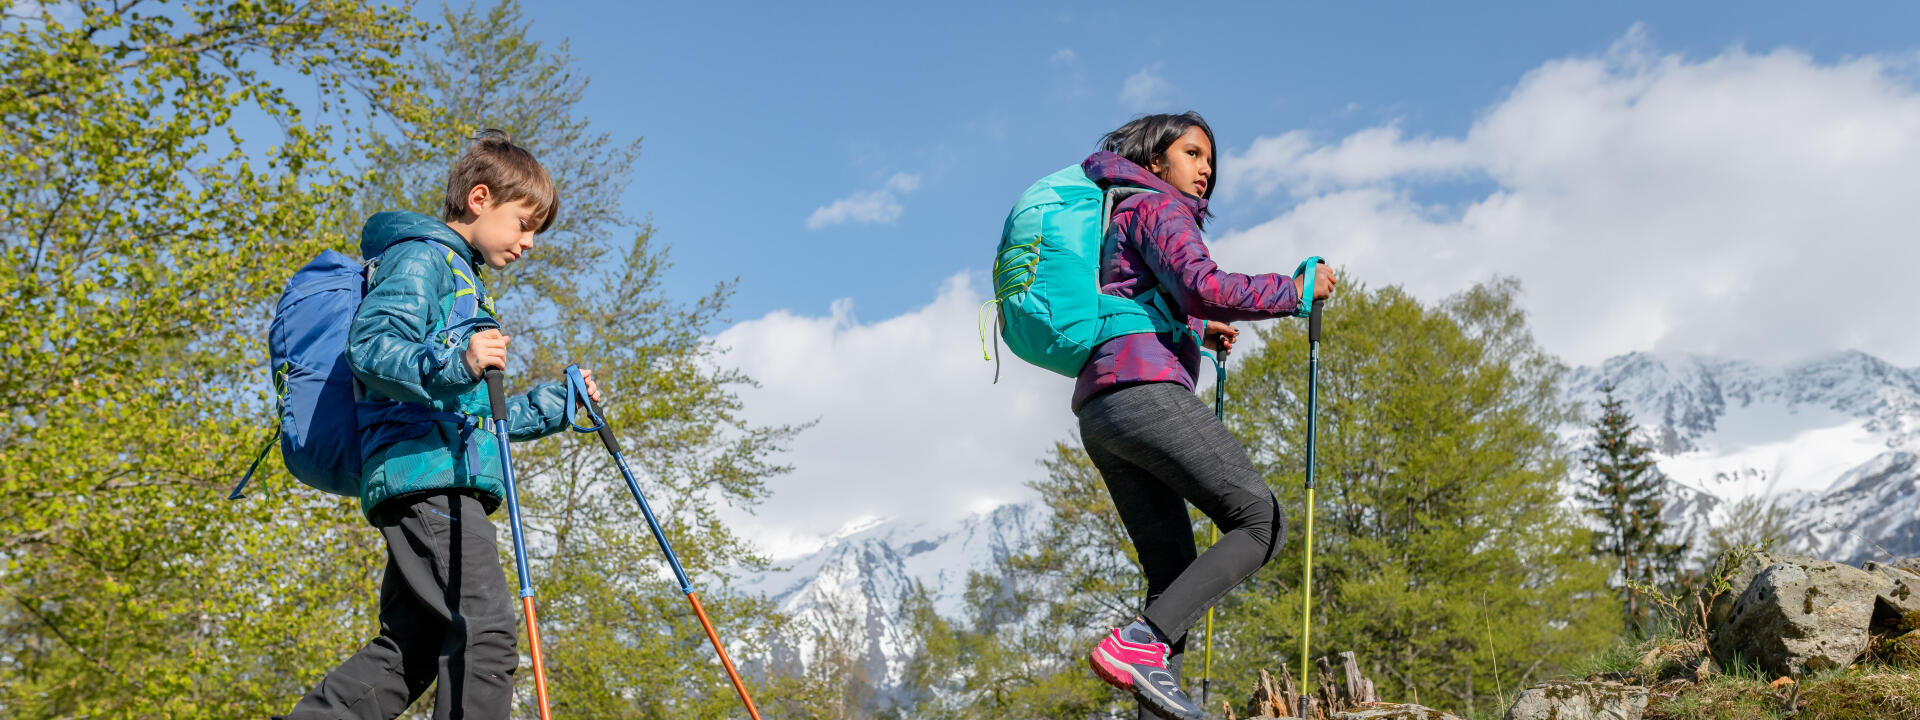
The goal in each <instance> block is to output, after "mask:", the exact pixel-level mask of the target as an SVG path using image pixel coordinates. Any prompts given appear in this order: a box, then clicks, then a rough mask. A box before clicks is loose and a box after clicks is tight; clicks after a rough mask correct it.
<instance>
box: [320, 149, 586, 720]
mask: <svg viewBox="0 0 1920 720" xmlns="http://www.w3.org/2000/svg"><path fill="white" fill-rule="evenodd" d="M558 205H559V202H558V198H557V197H555V194H554V188H553V181H552V179H551V178H549V177H548V176H547V172H546V170H545V169H544V168H542V167H541V166H540V163H539V162H538V161H536V160H535V159H534V158H533V155H532V154H530V153H528V152H527V151H526V150H524V149H522V148H520V147H518V146H516V145H514V144H513V142H512V141H511V140H509V139H508V138H507V136H506V134H505V133H502V132H500V131H498V130H488V131H485V132H482V133H481V134H480V135H479V136H478V137H476V138H475V139H474V141H473V143H472V145H470V146H469V147H468V149H467V153H466V155H465V156H464V157H462V158H460V161H459V162H458V163H456V164H455V165H454V168H453V171H452V172H451V173H450V174H449V176H448V178H447V194H446V200H445V205H444V208H443V216H444V219H445V222H441V221H437V220H434V219H432V218H430V217H427V216H425V215H419V214H416V213H407V212H385V213H380V214H378V215H375V216H373V217H372V218H370V219H368V220H367V224H366V227H365V228H364V229H362V231H361V239H360V252H361V255H362V256H363V257H365V258H367V259H368V260H369V261H370V262H377V264H376V265H375V266H374V268H375V269H374V271H373V273H372V277H371V278H370V279H369V281H368V287H367V295H366V299H365V300H363V301H362V302H361V305H360V310H359V312H358V313H357V314H356V315H355V316H354V319H353V326H352V329H351V330H350V331H349V333H348V338H347V362H348V364H349V365H350V366H351V367H352V368H353V375H354V377H355V378H356V379H357V380H359V382H360V385H361V388H362V390H363V395H362V398H361V399H362V400H363V401H365V402H363V403H362V410H361V413H360V417H361V435H362V445H363V446H364V447H365V448H366V450H367V451H368V455H367V459H366V462H365V465H364V466H363V479H362V485H361V490H360V507H361V510H362V512H364V513H365V514H366V516H367V520H368V521H370V522H372V523H373V526H374V527H376V528H379V530H380V534H381V535H382V537H384V538H385V540H386V543H387V567H386V577H385V579H384V580H383V581H382V582H381V585H380V636H379V637H377V638H374V640H373V641H372V642H370V643H368V644H367V645H366V647H364V648H361V649H360V651H359V652H358V653H355V654H354V655H353V657H351V658H348V659H347V661H346V662H345V663H342V664H341V665H340V667H338V668H335V669H334V670H333V672H331V673H328V674H327V676H326V678H325V679H322V680H321V681H320V684H319V686H318V687H315V688H314V689H313V691H312V692H309V693H308V694H307V695H306V697H304V698H301V700H300V702H299V704H297V705H295V706H294V708H293V711H292V712H291V713H289V714H288V715H286V716H285V717H287V718H293V719H295V720H299V719H305V718H379V719H380V720H388V719H390V718H393V717H396V716H398V715H400V713H402V712H405V711H406V709H407V706H408V705H410V704H411V703H412V702H413V700H414V698H417V697H419V696H420V694H421V693H422V692H425V691H426V689H427V686H428V685H431V684H433V683H434V681H435V680H436V679H437V680H439V687H438V689H437V690H436V692H435V695H434V705H433V707H434V717H436V718H450V717H464V718H506V717H507V716H508V714H509V711H510V710H511V705H512V700H513V671H514V669H515V668H516V667H517V666H518V665H519V662H520V656H519V654H518V652H517V651H516V649H515V642H516V638H515V626H516V617H515V609H514V606H513V602H512V600H511V598H510V597H509V592H508V590H507V580H506V573H505V572H503V570H502V569H501V567H500V554H499V548H498V546H497V545H496V541H495V531H494V526H493V523H492V522H491V521H489V520H488V519H487V516H488V515H489V514H490V513H492V512H493V511H494V509H495V508H497V507H499V505H500V503H501V502H502V501H503V499H504V495H505V492H506V490H505V486H504V480H503V474H502V468H501V466H500V455H499V450H500V449H499V447H498V445H497V440H495V438H494V435H493V433H492V432H490V431H488V430H487V429H486V428H485V427H483V426H477V425H476V423H475V422H473V421H472V420H471V418H485V417H487V416H488V415H490V414H491V410H490V407H489V403H488V401H487V390H486V387H485V386H484V385H483V384H482V383H481V382H480V381H481V376H482V372H483V371H484V370H485V369H486V368H489V367H498V368H502V369H505V367H506V360H507V340H508V338H507V336H506V335H503V334H501V332H500V331H499V330H498V327H499V325H498V323H497V322H495V321H494V320H493V307H492V302H491V300H490V299H489V298H488V297H487V294H486V289H485V287H484V286H482V285H481V284H480V278H479V277H478V274H477V272H470V270H469V268H471V269H473V270H477V269H478V268H479V265H480V264H481V263H485V264H486V266H487V267H490V268H494V269H499V268H504V267H506V266H507V264H509V263H512V262H514V261H516V260H519V259H520V257H521V256H522V255H524V254H525V253H526V252H527V250H528V249H530V248H532V247H533V236H534V235H535V234H538V233H540V232H543V231H545V230H546V229H547V228H548V227H549V226H551V225H552V224H553V218H554V214H555V212H556V210H557V208H558ZM375 258H378V260H377V261H375V260H374V259H375ZM460 303H467V305H465V306H464V307H463V306H461V305H460ZM456 308H459V309H458V310H456ZM453 317H461V318H465V317H471V318H472V319H471V320H464V321H459V322H453V323H449V322H448V320H449V319H450V318H453ZM449 325H451V327H449ZM582 374H583V375H586V377H587V388H588V393H589V394H591V395H592V396H593V398H594V399H595V400H596V401H598V400H599V398H600V391H599V388H598V386H597V385H596V384H595V383H594V381H593V379H592V376H591V374H588V373H582ZM566 401H567V393H566V389H565V388H564V387H563V386H561V385H559V384H557V383H545V384H542V385H540V386H538V387H535V388H534V389H533V391H532V392H529V393H527V394H526V395H524V396H517V397H512V398H509V400H508V403H507V414H508V417H507V418H506V420H507V423H508V431H509V433H510V436H511V437H512V439H513V440H515V441H520V440H531V439H533V438H537V437H542V436H545V435H548V434H551V433H554V432H558V431H559V430H560V429H561V428H562V427H563V426H564V424H565V423H566V418H565V412H566ZM370 410H371V411H370ZM450 414H452V415H450ZM456 415H457V416H465V417H464V418H462V420H463V421H462V422H452V421H449V419H450V418H453V417H455V416H456Z"/></svg>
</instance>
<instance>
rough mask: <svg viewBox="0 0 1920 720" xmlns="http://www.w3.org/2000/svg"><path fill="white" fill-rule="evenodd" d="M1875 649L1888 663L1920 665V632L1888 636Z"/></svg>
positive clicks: (1903, 665) (1908, 665) (1907, 665)
mask: <svg viewBox="0 0 1920 720" xmlns="http://www.w3.org/2000/svg"><path fill="white" fill-rule="evenodd" d="M1874 650H1875V651H1876V652H1877V654H1878V655H1879V656H1880V659H1881V660H1883V661H1885V662H1886V663H1887V664H1888V665H1896V666H1902V667H1910V668H1911V667H1920V632H1909V633H1907V634H1905V635H1901V636H1899V637H1891V638H1887V639H1885V640H1882V641H1880V646H1879V647H1877V648H1874Z"/></svg>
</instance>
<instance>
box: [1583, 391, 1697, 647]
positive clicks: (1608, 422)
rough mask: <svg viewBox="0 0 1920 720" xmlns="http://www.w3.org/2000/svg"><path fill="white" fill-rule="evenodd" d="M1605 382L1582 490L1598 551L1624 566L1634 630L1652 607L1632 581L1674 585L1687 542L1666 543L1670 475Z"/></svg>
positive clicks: (1621, 579) (1621, 574) (1625, 598)
mask: <svg viewBox="0 0 1920 720" xmlns="http://www.w3.org/2000/svg"><path fill="white" fill-rule="evenodd" d="M1614 389H1615V388H1614V386H1613V385H1612V384H1611V383H1609V384H1607V385H1605V386H1603V387H1602V388H1601V389H1600V391H1601V400H1600V417H1599V419H1597V420H1595V421H1594V424H1593V429H1594V433H1595V436H1594V439H1593V442H1592V444H1590V445H1588V446H1587V448H1586V449H1585V452H1584V453H1583V456H1582V461H1583V462H1584V464H1585V465H1586V468H1587V470H1588V471H1589V474H1588V476H1587V477H1586V478H1585V481H1584V482H1583V483H1582V485H1581V488H1580V490H1579V492H1578V498H1579V500H1580V502H1581V503H1582V504H1584V505H1585V506H1586V508H1587V512H1588V513H1589V514H1591V515H1592V516H1593V517H1595V518H1597V519H1598V520H1599V521H1600V525H1601V529H1600V531H1599V532H1597V533H1596V534H1595V535H1594V538H1593V539H1594V550H1595V552H1597V553H1600V554H1602V555H1605V556H1608V557H1609V558H1611V559H1613V560H1614V561H1615V562H1617V563H1618V564H1619V570H1618V574H1617V575H1616V578H1617V581H1618V583H1619V586H1620V589H1621V595H1622V602H1623V606H1624V607H1623V611H1624V613H1625V620H1626V623H1627V626H1628V627H1629V628H1633V629H1636V630H1640V631H1645V630H1646V629H1647V623H1648V621H1649V619H1650V618H1651V608H1650V607H1649V606H1648V604H1647V603H1646V602H1645V601H1644V600H1643V599H1641V598H1640V597H1639V594H1638V593H1636V592H1634V591H1633V590H1632V589H1631V588H1630V586H1631V585H1635V584H1638V585H1644V586H1652V587H1663V586H1664V587H1671V586H1672V585H1673V584H1674V583H1675V582H1677V581H1678V580H1679V578H1678V577H1677V575H1678V573H1679V569H1680V562H1681V559H1682V558H1683V557H1684V555H1685V554H1686V545H1685V544H1682V543H1669V542H1666V536H1667V535H1668V532H1667V530H1668V528H1667V523H1666V521H1665V520H1663V519H1662V518H1661V517H1660V513H1661V511H1662V510H1663V509H1664V506H1665V500H1664V498H1665V497H1666V494H1667V476H1666V474H1665V473H1662V472H1660V467H1659V466H1658V465H1657V464H1655V462H1654V459H1653V450H1652V449H1651V448H1649V447H1647V446H1646V444H1644V443H1642V442H1640V440H1638V439H1637V438H1635V437H1634V428H1635V426H1634V422H1633V414H1632V413H1630V412H1628V411H1627V408H1626V403H1625V402H1624V401H1622V400H1620V399H1619V398H1618V397H1616V396H1615V395H1614Z"/></svg>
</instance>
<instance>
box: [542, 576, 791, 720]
mask: <svg viewBox="0 0 1920 720" xmlns="http://www.w3.org/2000/svg"><path fill="white" fill-rule="evenodd" d="M687 602H690V603H693V614H694V615H697V616H699V617H700V627H703V628H706V630H707V639H708V640H711V641H713V649H714V651H716V652H718V653H720V664H721V665H722V666H724V667H726V669H727V678H728V679H731V680H733V691H734V692H737V693H740V702H743V703H746V704H747V714H748V715H752V716H753V720H760V710H759V708H756V707H754V706H753V698H752V697H751V696H749V695H747V684H746V683H744V682H741V681H740V671H738V670H735V669H733V659H732V658H729V657H727V649H726V648H724V647H721V646H720V635H719V634H717V633H715V632H714V631H713V621H712V620H708V619H707V609H706V608H703V607H700V596H699V595H696V594H693V593H687ZM542 720H545V719H544V718H543V719H542Z"/></svg>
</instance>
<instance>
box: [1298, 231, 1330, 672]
mask: <svg viewBox="0 0 1920 720" xmlns="http://www.w3.org/2000/svg"><path fill="white" fill-rule="evenodd" d="M1323 262H1326V261H1324V260H1321V259H1320V257H1319V256H1318V255H1316V256H1313V257H1310V258H1307V259H1306V261H1305V262H1302V263H1300V269H1299V270H1296V271H1294V274H1295V275H1299V276H1301V277H1302V278H1304V279H1305V280H1306V288H1305V289H1303V290H1301V292H1300V302H1302V303H1304V304H1305V309H1306V311H1307V540H1306V553H1307V561H1306V564H1305V565H1303V566H1302V568H1303V569H1302V573H1303V577H1302V579H1301V581H1300V587H1301V589H1302V590H1303V592H1304V595H1305V597H1304V599H1302V600H1301V601H1300V688H1301V689H1302V690H1305V689H1306V687H1307V678H1308V677H1309V676H1308V675H1307V650H1308V648H1309V647H1311V645H1312V643H1311V641H1310V638H1312V637H1313V623H1312V618H1313V461H1314V439H1315V438H1314V425H1315V424H1317V420H1316V416H1317V414H1318V412H1319V397H1320V308H1321V305H1322V303H1316V302H1314V301H1313V278H1314V275H1316V274H1317V273H1318V272H1319V269H1320V268H1319V265H1320V264H1321V263H1323Z"/></svg>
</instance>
